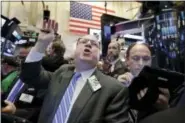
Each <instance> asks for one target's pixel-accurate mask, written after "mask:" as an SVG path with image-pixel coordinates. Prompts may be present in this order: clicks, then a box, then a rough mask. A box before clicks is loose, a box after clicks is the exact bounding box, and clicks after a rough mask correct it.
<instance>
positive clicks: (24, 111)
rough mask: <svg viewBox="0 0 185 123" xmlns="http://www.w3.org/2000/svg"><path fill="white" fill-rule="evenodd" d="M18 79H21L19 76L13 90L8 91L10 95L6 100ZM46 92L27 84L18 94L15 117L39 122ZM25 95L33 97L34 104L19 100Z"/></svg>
mask: <svg viewBox="0 0 185 123" xmlns="http://www.w3.org/2000/svg"><path fill="white" fill-rule="evenodd" d="M18 79H19V76H18V77H17V78H16V79H15V80H14V83H13V84H12V85H11V88H10V89H9V90H8V93H7V95H6V97H5V98H7V96H8V94H9V93H10V91H11V90H12V88H13V87H14V85H15V84H16V82H17V81H18ZM45 91H46V90H38V89H36V88H34V87H33V86H29V85H27V84H25V85H24V86H23V87H22V89H21V90H20V91H19V92H18V94H17V97H16V99H15V102H14V104H15V106H16V112H15V116H18V117H22V118H25V119H28V120H30V121H32V122H37V120H38V114H39V113H40V109H41V106H42V103H43V99H44V95H45ZM23 93H24V94H29V95H30V96H33V100H32V102H30V103H28V102H24V101H21V100H19V98H20V96H21V95H22V94H23Z"/></svg>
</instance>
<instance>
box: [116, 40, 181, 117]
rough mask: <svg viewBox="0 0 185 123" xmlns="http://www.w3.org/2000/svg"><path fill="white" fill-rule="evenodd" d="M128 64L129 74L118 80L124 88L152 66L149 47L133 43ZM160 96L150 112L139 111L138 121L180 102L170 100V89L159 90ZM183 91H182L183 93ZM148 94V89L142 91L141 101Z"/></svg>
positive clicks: (139, 96) (127, 57)
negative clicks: (147, 67)
mask: <svg viewBox="0 0 185 123" xmlns="http://www.w3.org/2000/svg"><path fill="white" fill-rule="evenodd" d="M126 64H127V68H128V72H126V73H123V74H122V75H120V76H119V77H118V80H119V81H120V82H122V83H123V85H124V86H127V87H129V85H130V84H131V82H132V80H133V79H134V78H135V77H137V76H138V75H139V73H140V72H141V70H142V69H143V67H144V66H152V54H151V50H150V47H149V45H147V44H146V43H141V42H137V43H133V44H131V45H130V46H129V47H128V49H127V52H126ZM159 91H160V94H159V97H158V99H157V101H156V102H155V104H154V105H153V107H151V109H148V111H139V113H138V120H140V119H143V118H144V117H146V116H148V115H150V114H153V113H155V112H158V111H162V110H165V109H168V108H169V107H170V106H171V105H176V104H177V103H178V102H177V101H174V100H178V99H179V98H180V94H179V96H178V97H177V98H178V99H177V98H176V99H175V98H170V92H169V89H168V88H159ZM181 91H182V90H180V92H181ZM146 93H147V88H145V89H143V90H141V91H140V93H139V94H138V95H137V96H138V99H139V100H140V99H141V98H142V97H144V95H145V94H146Z"/></svg>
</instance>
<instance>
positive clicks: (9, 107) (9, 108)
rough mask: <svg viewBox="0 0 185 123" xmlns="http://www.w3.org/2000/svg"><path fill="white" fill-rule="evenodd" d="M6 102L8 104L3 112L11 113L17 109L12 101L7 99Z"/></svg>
mask: <svg viewBox="0 0 185 123" xmlns="http://www.w3.org/2000/svg"><path fill="white" fill-rule="evenodd" d="M4 102H5V104H6V107H3V108H2V110H1V111H2V112H3V113H11V114H14V113H15V111H16V107H15V105H14V104H13V103H12V102H9V101H7V100H5V101H4Z"/></svg>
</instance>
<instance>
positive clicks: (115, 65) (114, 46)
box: [103, 41, 127, 78]
mask: <svg viewBox="0 0 185 123" xmlns="http://www.w3.org/2000/svg"><path fill="white" fill-rule="evenodd" d="M107 52H108V53H107V57H106V59H105V60H104V64H103V71H104V73H106V74H107V75H110V76H112V77H114V78H117V77H118V76H119V75H121V74H122V73H124V72H126V71H127V68H126V66H125V63H124V62H123V61H122V60H121V59H120V57H119V55H120V44H119V43H118V42H117V41H112V42H111V43H110V44H109V45H108V51H107Z"/></svg>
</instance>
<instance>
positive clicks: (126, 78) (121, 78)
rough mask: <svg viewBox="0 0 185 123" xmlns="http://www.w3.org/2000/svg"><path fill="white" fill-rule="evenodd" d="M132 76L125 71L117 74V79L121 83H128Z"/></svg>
mask: <svg viewBox="0 0 185 123" xmlns="http://www.w3.org/2000/svg"><path fill="white" fill-rule="evenodd" d="M133 78H134V76H133V75H132V74H131V73H130V72H127V73H125V74H122V75H119V76H118V81H120V82H121V83H123V84H125V85H130V84H131V82H132V80H133Z"/></svg>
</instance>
